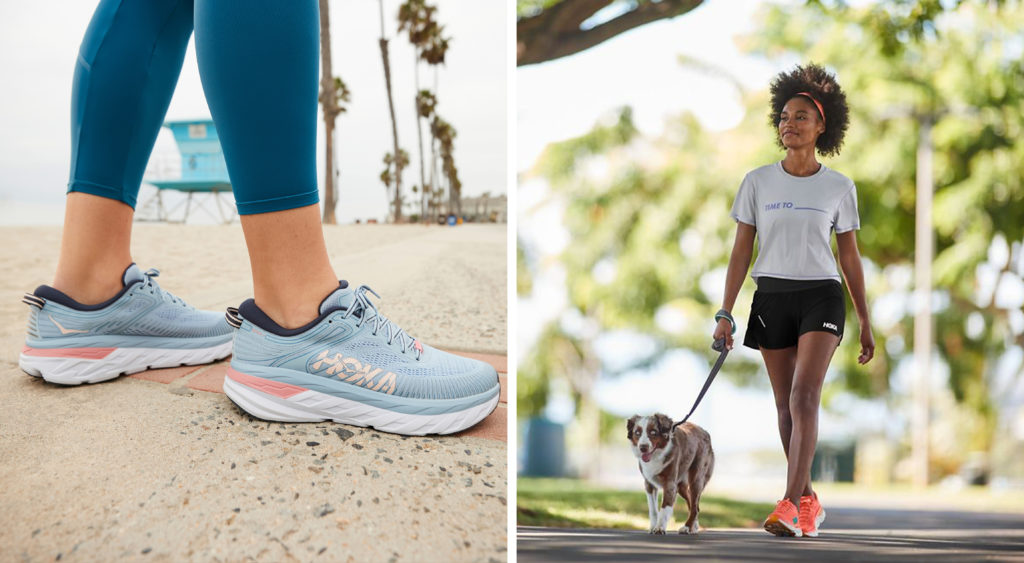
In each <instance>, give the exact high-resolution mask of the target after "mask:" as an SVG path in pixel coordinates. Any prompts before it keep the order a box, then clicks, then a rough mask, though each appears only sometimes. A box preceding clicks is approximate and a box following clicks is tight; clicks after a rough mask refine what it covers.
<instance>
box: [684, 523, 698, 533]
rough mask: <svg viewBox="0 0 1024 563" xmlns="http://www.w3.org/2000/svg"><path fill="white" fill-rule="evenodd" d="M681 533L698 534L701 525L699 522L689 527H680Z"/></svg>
mask: <svg viewBox="0 0 1024 563" xmlns="http://www.w3.org/2000/svg"><path fill="white" fill-rule="evenodd" d="M679 533H680V534H698V533H700V526H698V525H697V524H694V525H693V526H689V527H687V526H683V527H682V528H679Z"/></svg>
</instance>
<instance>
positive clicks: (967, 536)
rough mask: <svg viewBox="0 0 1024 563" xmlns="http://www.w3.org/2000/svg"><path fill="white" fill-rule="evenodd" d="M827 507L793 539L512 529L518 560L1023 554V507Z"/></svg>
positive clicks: (742, 532) (713, 532)
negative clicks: (806, 532)
mask: <svg viewBox="0 0 1024 563" xmlns="http://www.w3.org/2000/svg"><path fill="white" fill-rule="evenodd" d="M826 509H828V507H826ZM828 510H829V512H828V519H827V520H826V522H825V526H824V528H823V530H822V533H821V535H820V536H819V537H817V538H799V539H797V538H778V537H775V536H771V535H769V534H767V533H765V532H764V531H762V530H759V529H755V530H750V529H709V530H704V531H703V532H701V534H700V535H698V536H683V535H679V534H670V535H665V536H651V535H648V534H647V533H646V532H641V531H624V530H604V529H589V530H585V529H559V528H537V527H525V526H524V527H520V528H519V529H518V533H517V553H518V558H517V560H518V561H520V562H523V563H526V562H532V561H559V562H571V561H590V562H613V561H614V562H618V561H642V562H645V563H646V562H650V561H668V560H672V561H677V560H679V558H680V557H687V558H693V560H695V561H829V562H846V561H850V562H854V561H858V562H859V561H915V562H916V561H929V562H946V561H981V560H985V561H1024V514H990V513H978V512H955V511H924V510H875V509H860V508H841V507H839V508H831V509H828ZM677 524H679V523H678V522H677Z"/></svg>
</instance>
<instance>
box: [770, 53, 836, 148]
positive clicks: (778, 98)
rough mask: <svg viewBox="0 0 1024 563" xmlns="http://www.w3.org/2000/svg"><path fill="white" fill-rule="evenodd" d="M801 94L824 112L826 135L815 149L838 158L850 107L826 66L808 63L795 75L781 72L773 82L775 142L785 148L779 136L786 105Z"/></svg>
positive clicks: (820, 139)
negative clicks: (815, 101) (816, 103)
mask: <svg viewBox="0 0 1024 563" xmlns="http://www.w3.org/2000/svg"><path fill="white" fill-rule="evenodd" d="M801 92H809V93H810V94H811V95H812V96H814V98H815V99H816V100H818V102H819V103H820V104H821V107H822V108H823V109H824V110H825V132H824V133H822V134H821V136H819V137H818V141H817V143H815V146H816V147H817V149H818V154H820V155H821V156H835V155H838V154H839V149H840V147H842V146H843V137H844V136H845V135H846V129H847V128H849V126H850V107H849V106H848V105H846V94H844V93H843V89H842V88H840V87H839V83H838V82H836V77H835V75H834V74H830V73H829V72H828V71H827V70H825V68H824V67H822V66H819V65H816V64H813V63H811V64H809V65H807V66H797V67H796V68H795V69H794V70H793V71H792V72H782V73H780V74H779V75H778V76H776V77H775V79H774V80H772V83H771V96H772V102H771V105H772V107H771V114H770V115H769V119H770V121H771V125H772V129H774V130H775V131H776V136H775V141H776V142H777V143H778V145H779V146H780V147H782V148H785V146H783V144H782V139H781V138H780V137H779V136H778V127H779V120H780V118H781V115H782V108H783V107H785V106H786V102H788V101H789V100H792V99H793V98H794V97H796V96H798V95H799V94H800V93H801Z"/></svg>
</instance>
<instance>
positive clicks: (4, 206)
mask: <svg viewBox="0 0 1024 563" xmlns="http://www.w3.org/2000/svg"><path fill="white" fill-rule="evenodd" d="M97 4H98V2H97V1H92V2H74V1H70V0H58V1H55V2H50V3H47V4H46V5H45V8H44V7H41V6H40V5H37V4H32V3H18V2H3V3H0V49H2V50H3V51H4V52H5V53H7V54H8V55H7V56H4V57H2V58H0V73H2V74H3V76H5V77H7V80H5V81H4V87H3V88H0V123H3V131H4V134H3V135H0V225H58V224H60V223H61V222H62V220H63V217H64V214H63V206H64V194H65V191H66V189H67V183H68V169H69V162H70V147H71V143H70V103H71V83H72V76H73V71H74V68H75V57H76V56H77V54H78V48H79V45H80V44H81V41H82V36H83V35H84V34H85V30H86V28H87V26H88V25H89V20H90V18H91V17H92V13H93V11H94V10H95V9H96V5H97ZM320 8H321V13H322V14H324V15H326V16H327V18H329V22H330V25H329V26H327V27H326V30H325V29H324V28H321V37H320V40H321V48H322V50H324V47H325V46H328V48H329V51H330V53H331V54H332V55H333V56H332V57H331V63H332V65H331V66H330V68H329V70H330V72H329V76H330V77H331V78H334V79H335V80H330V79H329V80H327V81H326V84H325V83H323V82H322V83H321V85H320V86H321V88H320V91H321V105H320V108H319V109H320V112H319V114H318V116H317V124H318V149H317V171H318V176H319V182H320V186H321V190H326V189H328V188H326V186H327V184H328V181H327V180H328V178H327V176H328V174H327V173H326V172H325V161H326V159H327V156H328V155H330V156H331V158H332V160H333V166H332V167H331V169H332V174H330V176H331V178H330V179H331V180H332V181H331V182H330V184H331V186H330V188H329V189H332V190H333V192H334V197H333V198H331V197H328V196H327V194H326V193H323V194H322V195H323V197H322V198H321V201H322V205H323V207H328V205H327V204H328V202H330V201H335V202H336V205H334V206H333V210H332V213H331V214H330V215H332V216H333V218H334V220H333V221H332V220H330V219H329V217H328V214H326V213H325V216H324V219H325V222H327V223H334V222H337V223H339V224H349V223H354V222H357V221H358V222H363V223H366V222H374V221H376V222H384V221H395V220H396V217H398V220H400V221H405V222H408V221H413V222H416V221H423V220H425V219H427V218H429V219H432V220H436V219H437V218H438V216H440V215H444V214H446V213H447V212H448V211H449V209H452V210H455V211H460V212H461V213H460V216H464V217H465V218H466V219H467V220H478V221H491V220H494V221H499V222H504V220H505V217H506V196H507V190H506V186H505V184H506V182H507V174H506V171H507V168H506V166H507V165H506V161H507V153H508V151H507V140H506V134H507V129H508V128H507V116H508V114H507V108H506V106H507V104H506V99H507V97H506V96H507V89H508V80H507V74H508V54H507V49H508V45H507V44H508V39H509V38H508V24H509V17H510V15H509V13H508V11H507V10H506V9H505V7H504V6H503V5H498V4H492V3H484V2H461V1H458V0H375V1H352V0H330V1H328V0H320ZM321 19H322V20H325V18H321ZM325 31H326V35H325V34H324V33H325ZM382 40H383V43H384V46H383V48H382ZM385 59H386V60H387V62H388V65H387V71H385V64H384V61H385ZM320 68H321V70H323V67H320ZM324 74H327V73H324ZM325 86H327V87H325ZM423 92H425V94H422V93H423ZM327 93H330V94H331V100H328V101H327V107H328V108H329V113H330V115H331V117H332V119H329V120H325V119H324V111H323V108H324V102H325V100H327V96H326V94H327ZM392 107H393V109H391V108H392ZM209 117H210V111H209V109H208V108H207V105H206V98H205V97H204V95H203V89H202V84H201V82H200V79H199V71H198V68H197V66H196V55H195V45H194V39H193V40H192V41H190V43H189V47H188V52H187V53H186V55H185V62H184V66H183V68H182V72H181V77H180V79H179V80H178V85H177V89H176V90H175V93H174V97H173V99H172V100H171V104H170V108H169V109H168V111H167V118H166V119H167V121H186V122H188V121H197V122H200V123H202V122H203V121H204V120H208V119H209ZM253 118H254V119H259V116H253ZM327 121H330V122H331V124H332V125H331V128H330V131H328V130H327V127H326V123H327ZM328 135H330V137H331V138H332V140H333V141H334V142H333V145H332V146H331V147H330V150H328V147H327V144H326V140H327V137H328ZM396 137H397V139H396ZM417 137H419V139H417ZM396 145H397V147H398V151H397V154H399V155H401V156H400V157H399V158H395V157H394V154H395V153H396V150H395V146H396ZM179 149H183V150H184V149H185V148H184V147H179V146H178V145H177V144H176V142H175V137H174V135H172V133H171V130H170V129H168V128H164V129H163V130H161V132H160V136H159V137H158V139H157V142H156V146H155V148H154V149H153V154H152V156H151V159H150V163H149V167H148V168H147V173H146V180H145V183H144V184H143V186H142V189H141V191H140V193H139V208H138V209H137V216H138V217H139V218H150V219H152V218H154V212H153V210H152V209H150V208H149V207H148V206H147V205H146V204H147V202H149V201H151V200H152V198H153V196H154V195H155V194H156V193H157V190H156V187H155V184H154V182H163V181H169V182H173V181H174V180H176V179H180V178H181V177H182V176H183V174H182V172H183V167H182V164H183V160H184V162H185V168H186V169H187V167H188V160H189V158H188V155H186V157H185V158H184V159H183V158H182V154H181V153H182V150H179ZM217 150H218V151H219V146H218V147H217ZM385 159H389V160H385ZM214 160H217V159H214ZM215 172H216V174H215V175H219V176H222V178H219V179H220V180H222V181H225V182H226V181H227V174H226V171H224V170H223V158H222V157H220V169H219V170H217V171H215ZM184 175H185V176H187V172H186V173H185V174H184ZM186 179H187V178H186ZM161 192H164V193H162V194H161V195H162V196H166V197H165V200H166V201H165V205H166V207H167V208H176V207H178V206H179V205H180V204H181V202H182V199H183V198H184V193H182V192H180V191H176V190H161ZM396 194H397V197H396ZM225 199H226V200H227V203H228V205H230V200H231V198H230V197H227V198H225ZM396 202H397V205H396ZM178 208H179V211H178V212H177V213H175V214H172V216H171V217H170V219H171V220H173V221H181V220H182V216H181V211H180V207H178ZM396 208H397V210H398V211H399V213H397V214H396ZM207 211H214V208H213V206H212V205H207ZM428 216H429V217H428ZM220 218H221V216H220V215H219V214H217V213H215V212H211V213H203V212H197V213H195V214H193V215H191V216H190V217H189V218H188V221H189V222H198V223H203V222H206V223H209V222H216V221H218V220H219V219H220Z"/></svg>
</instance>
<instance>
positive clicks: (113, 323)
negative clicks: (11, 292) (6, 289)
mask: <svg viewBox="0 0 1024 563" xmlns="http://www.w3.org/2000/svg"><path fill="white" fill-rule="evenodd" d="M158 274H159V272H158V271H156V270H149V271H148V272H145V273H143V272H142V270H140V269H139V267H138V266H136V265H135V264H132V265H131V266H129V267H128V268H127V269H126V270H125V272H124V276H123V277H122V280H123V283H124V287H123V288H122V289H121V291H120V293H118V294H117V295H115V296H114V297H112V298H111V299H109V300H107V301H106V302H104V303H100V304H99V305H83V304H81V303H78V302H77V301H75V300H74V299H72V298H70V297H68V296H67V295H65V294H64V293H62V292H60V291H58V290H56V289H54V288H52V287H50V286H48V285H41V286H39V287H38V288H36V290H35V291H34V292H32V293H26V294H25V297H24V298H23V299H22V301H23V302H25V303H26V304H28V305H29V306H30V307H31V309H32V312H31V314H30V316H29V319H28V336H27V337H26V338H25V347H24V348H23V349H22V351H21V357H20V358H19V360H18V365H20V366H21V369H22V370H24V371H25V373H28V374H29V375H33V376H36V377H42V378H43V379H45V380H46V381H49V382H51V383H60V384H62V385H78V384H81V383H96V382H99V381H106V380H108V379H114V378H115V377H117V376H119V375H122V374H130V373H136V372H140V371H144V370H147V369H150V368H166V367H176V366H180V365H197V364H205V363H209V362H212V361H214V360H219V359H222V358H226V357H227V356H228V355H229V354H231V337H232V332H233V331H232V329H231V325H229V324H228V323H227V322H226V321H225V318H224V315H222V314H220V313H215V312H212V311H200V310H197V309H195V308H194V307H191V306H189V305H188V304H186V303H185V302H184V301H182V300H181V299H179V298H177V297H175V296H174V295H171V294H170V293H169V292H167V291H164V290H162V289H160V286H159V285H157V283H156V281H155V280H154V279H153V278H155V277H156V276H157V275H158Z"/></svg>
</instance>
